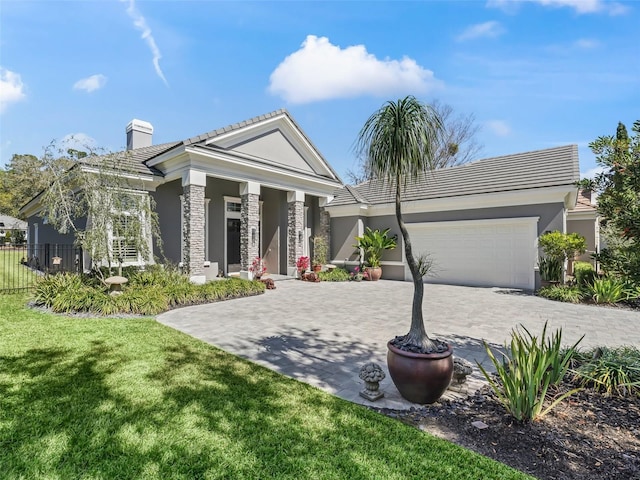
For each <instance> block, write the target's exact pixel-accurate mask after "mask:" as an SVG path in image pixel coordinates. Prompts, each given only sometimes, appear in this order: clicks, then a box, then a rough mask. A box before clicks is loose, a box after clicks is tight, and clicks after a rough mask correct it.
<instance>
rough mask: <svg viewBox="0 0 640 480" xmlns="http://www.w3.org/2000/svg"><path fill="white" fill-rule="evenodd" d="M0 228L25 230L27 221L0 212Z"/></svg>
mask: <svg viewBox="0 0 640 480" xmlns="http://www.w3.org/2000/svg"><path fill="white" fill-rule="evenodd" d="M0 228H2V229H3V230H4V229H8V230H26V229H27V222H25V221H24V220H20V219H18V218H15V217H12V216H10V215H2V214H0Z"/></svg>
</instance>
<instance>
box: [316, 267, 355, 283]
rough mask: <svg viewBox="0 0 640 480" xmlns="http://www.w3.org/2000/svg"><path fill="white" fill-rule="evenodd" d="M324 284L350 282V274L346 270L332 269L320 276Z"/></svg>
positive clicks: (321, 273)
mask: <svg viewBox="0 0 640 480" xmlns="http://www.w3.org/2000/svg"><path fill="white" fill-rule="evenodd" d="M318 275H319V276H320V280H322V281H323V282H348V281H349V279H350V275H349V272H348V271H347V270H345V269H344V268H332V269H330V270H327V271H325V272H320V273H319V274H318Z"/></svg>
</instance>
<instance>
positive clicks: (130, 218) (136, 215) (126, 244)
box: [109, 192, 152, 265]
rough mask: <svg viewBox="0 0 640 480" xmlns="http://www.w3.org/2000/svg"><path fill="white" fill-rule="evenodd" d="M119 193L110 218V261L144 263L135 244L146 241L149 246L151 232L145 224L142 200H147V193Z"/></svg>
mask: <svg viewBox="0 0 640 480" xmlns="http://www.w3.org/2000/svg"><path fill="white" fill-rule="evenodd" d="M118 195H120V197H119V199H118V203H117V208H116V210H115V211H114V213H115V215H114V216H113V217H112V219H111V222H112V223H111V231H110V232H109V233H110V247H111V252H110V256H111V258H112V261H115V262H118V263H120V262H122V263H124V264H129V265H131V264H139V265H141V264H144V263H146V259H144V258H143V257H142V254H141V252H140V251H139V249H138V248H136V245H138V246H139V245H141V243H142V242H145V241H146V242H148V245H149V252H151V251H152V247H151V232H150V229H149V228H146V227H147V225H145V222H146V221H145V218H146V217H145V215H144V205H143V204H144V202H148V201H149V198H148V196H147V194H139V193H124V192H118ZM145 250H146V249H145Z"/></svg>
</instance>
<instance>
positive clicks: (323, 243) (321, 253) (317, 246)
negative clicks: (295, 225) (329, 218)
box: [313, 235, 329, 273]
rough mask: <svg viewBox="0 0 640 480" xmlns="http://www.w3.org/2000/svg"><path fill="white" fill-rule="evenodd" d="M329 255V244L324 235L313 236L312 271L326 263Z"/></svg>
mask: <svg viewBox="0 0 640 480" xmlns="http://www.w3.org/2000/svg"><path fill="white" fill-rule="evenodd" d="M328 257H329V245H328V244H327V240H326V239H325V238H324V237H321V236H319V235H317V236H315V237H313V271H314V272H315V273H318V272H319V271H320V270H322V266H323V265H324V264H326V263H327V258H328Z"/></svg>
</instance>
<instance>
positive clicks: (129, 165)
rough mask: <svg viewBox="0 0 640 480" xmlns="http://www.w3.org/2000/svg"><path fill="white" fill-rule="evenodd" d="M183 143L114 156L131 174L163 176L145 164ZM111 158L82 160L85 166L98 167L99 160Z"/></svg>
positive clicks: (123, 152) (152, 146)
mask: <svg viewBox="0 0 640 480" xmlns="http://www.w3.org/2000/svg"><path fill="white" fill-rule="evenodd" d="M180 143H181V142H170V143H161V144H159V145H151V146H150V147H142V148H135V149H133V150H123V151H121V152H115V153H114V154H113V156H114V159H117V160H119V161H121V162H122V164H121V165H120V167H121V168H122V169H123V170H125V171H129V172H134V173H141V174H152V175H162V174H161V173H160V172H159V171H158V170H156V169H155V168H151V167H147V166H146V165H145V164H144V162H146V161H147V160H149V159H150V158H153V157H155V156H156V155H160V154H161V153H164V152H166V151H167V150H170V149H172V148H174V147H176V146H178V145H180ZM105 158H109V155H102V156H99V157H85V158H83V159H81V160H80V162H81V163H83V164H85V165H96V164H97V163H98V162H97V160H98V159H105Z"/></svg>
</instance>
